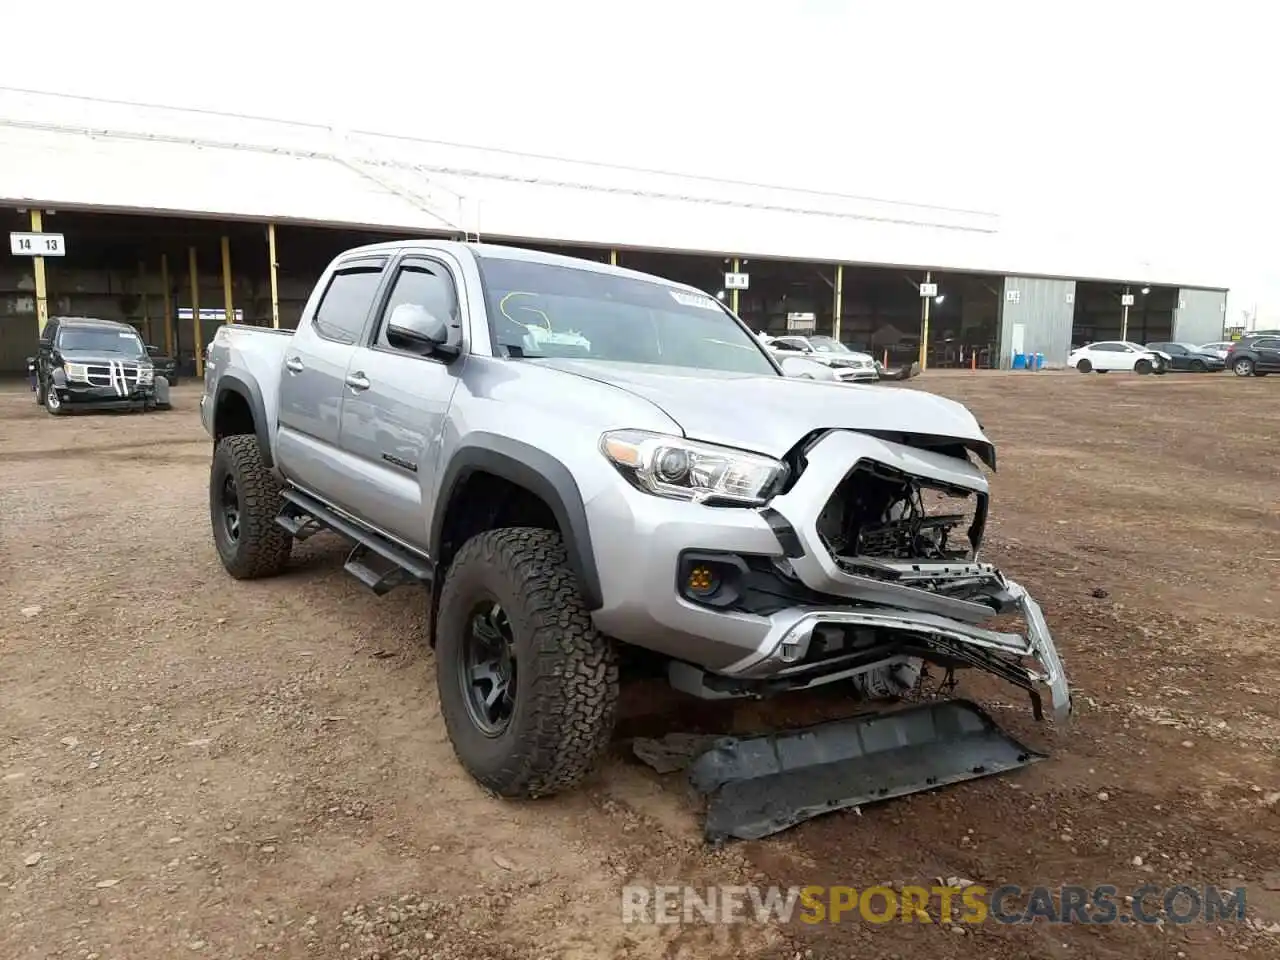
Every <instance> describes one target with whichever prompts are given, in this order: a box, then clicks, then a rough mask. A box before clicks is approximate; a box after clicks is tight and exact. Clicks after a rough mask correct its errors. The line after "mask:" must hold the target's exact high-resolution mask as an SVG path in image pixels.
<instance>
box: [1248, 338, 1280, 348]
mask: <svg viewBox="0 0 1280 960" xmlns="http://www.w3.org/2000/svg"><path fill="white" fill-rule="evenodd" d="M1254 347H1255V348H1256V349H1258V350H1280V340H1277V339H1275V338H1274V337H1271V338H1266V337H1264V338H1263V339H1261V340H1259V341H1258V342H1257V343H1255V344H1254Z"/></svg>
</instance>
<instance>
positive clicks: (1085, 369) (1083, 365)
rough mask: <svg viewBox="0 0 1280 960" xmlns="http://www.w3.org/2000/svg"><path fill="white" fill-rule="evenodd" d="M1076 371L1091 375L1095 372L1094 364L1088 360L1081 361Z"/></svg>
mask: <svg viewBox="0 0 1280 960" xmlns="http://www.w3.org/2000/svg"><path fill="white" fill-rule="evenodd" d="M1076 369H1077V370H1079V371H1080V372H1081V373H1091V372H1092V371H1093V364H1092V363H1090V362H1089V361H1088V360H1081V361H1080V362H1079V363H1077V364H1076Z"/></svg>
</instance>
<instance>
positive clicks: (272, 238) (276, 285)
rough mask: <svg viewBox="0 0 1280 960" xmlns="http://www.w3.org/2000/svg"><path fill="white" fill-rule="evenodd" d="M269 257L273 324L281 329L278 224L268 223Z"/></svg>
mask: <svg viewBox="0 0 1280 960" xmlns="http://www.w3.org/2000/svg"><path fill="white" fill-rule="evenodd" d="M267 257H268V258H269V259H270V260H271V264H270V266H271V326H273V327H275V328H276V329H277V330H279V329H280V280H279V278H278V277H277V276H276V270H277V268H278V267H279V266H280V265H279V264H278V263H276V225H275V224H274V223H268V224H267Z"/></svg>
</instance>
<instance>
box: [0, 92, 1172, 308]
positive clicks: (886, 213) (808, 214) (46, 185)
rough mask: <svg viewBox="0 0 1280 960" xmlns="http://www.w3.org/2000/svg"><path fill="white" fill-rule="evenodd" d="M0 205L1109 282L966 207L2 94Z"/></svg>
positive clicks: (227, 117) (262, 121)
mask: <svg viewBox="0 0 1280 960" xmlns="http://www.w3.org/2000/svg"><path fill="white" fill-rule="evenodd" d="M0 198H3V200H4V201H6V202H8V203H15V204H38V205H46V206H55V207H56V206H63V207H69V206H83V207H100V208H105V209H116V210H138V211H151V212H161V213H174V214H191V215H199V216H221V217H227V218H236V219H240V218H246V219H263V220H266V219H271V220H276V221H293V222H309V223H324V224H333V225H349V226H360V227H376V228H385V229H394V230H403V231H406V232H417V231H422V232H426V233H438V232H441V231H448V232H459V233H469V234H476V233H478V234H480V235H481V236H484V237H500V238H507V239H516V240H546V241H552V242H577V243H586V244H593V245H601V246H614V247H622V248H627V247H632V248H647V249H659V250H673V251H682V252H683V251H687V252H702V253H713V254H724V255H738V256H745V257H762V258H780V259H798V260H811V261H817V262H824V261H825V262H845V263H867V264H894V265H904V266H917V267H933V268H937V269H953V270H968V271H987V272H992V273H1004V272H1015V271H1016V272H1022V273H1044V274H1056V275H1073V276H1099V277H1105V276H1108V275H1111V276H1115V274H1114V273H1111V274H1109V273H1108V272H1107V271H1105V270H1103V271H1102V272H1098V267H1099V266H1101V265H1092V264H1088V265H1086V264H1084V263H1077V264H1075V265H1074V267H1075V268H1074V269H1073V265H1071V264H1066V263H1062V262H1059V263H1056V264H1049V263H1037V264H1031V263H1027V262H1026V261H1027V259H1028V258H1027V255H1026V252H1025V247H1024V246H1017V247H1015V246H1013V245H1011V244H1010V242H1009V238H1007V237H1005V236H1003V235H1002V234H1001V233H1000V231H999V226H1000V222H999V218H998V217H997V216H996V215H995V214H992V213H986V212H981V211H969V210H958V209H951V208H945V207H938V206H931V205H921V204H912V203H906V202H900V201H893V200H883V199H876V198H867V197H856V196H849V195H844V194H834V193H826V192H818V191H807V190H799V189H790V188H782V187H771V186H764V185H758V184H743V183H735V182H731V181H723V180H716V179H714V178H707V177H690V176H683V175H678V174H672V173H662V172H656V171H650V170H638V169H634V168H627V167H619V166H615V165H607V164H599V163H587V162H581V161H574V160H566V159H561V158H554V157H545V156H537V155H530V154H521V153H517V152H514V151H506V150H492V149H484V148H478V147H469V146H463V145H457V144H449V143H441V142H437V141H425V140H417V139H411V138H406V137H396V136H390V135H386V134H377V133H367V132H339V131H334V130H331V129H329V128H326V127H321V126H317V125H313V124H302V123H292V122H288V121H280V120H270V119H264V118H254V117H240V116H231V115H227V114H219V113H211V112H207V111H198V110H184V109H177V108H168V107H152V106H143V105H137V104H126V103H119V102H114V101H105V100H96V99H89V98H78V97H65V96H57V95H50V94H40V93H33V92H26V91H12V90H0ZM1072 259H1075V258H1072ZM1079 267H1086V269H1085V270H1083V271H1081V270H1080V269H1079ZM1090 267H1091V268H1092V269H1089V268H1090ZM1131 275H1132V276H1134V277H1135V279H1136V280H1140V281H1142V282H1152V283H1161V282H1165V283H1176V282H1178V281H1175V280H1171V279H1164V280H1161V279H1160V278H1159V277H1154V276H1149V275H1148V276H1139V275H1138V274H1137V273H1136V272H1135V273H1134V274H1131ZM1123 278H1124V277H1123V275H1121V276H1119V277H1116V279H1123Z"/></svg>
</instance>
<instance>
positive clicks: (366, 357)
mask: <svg viewBox="0 0 1280 960" xmlns="http://www.w3.org/2000/svg"><path fill="white" fill-rule="evenodd" d="M446 259H447V258H446V257H445V256H444V255H443V254H442V255H440V256H439V258H438V259H437V258H436V257H428V256H423V255H418V254H410V255H408V256H406V257H405V258H404V259H402V260H401V261H400V262H399V263H398V264H397V265H396V266H395V268H394V277H393V279H392V281H391V292H390V294H389V295H388V296H386V297H385V298H384V299H383V303H382V309H381V311H380V315H379V316H378V317H377V319H376V322H375V323H374V324H373V326H372V327H371V329H370V333H369V336H368V337H366V338H365V341H364V342H362V343H361V345H360V346H359V348H358V349H357V350H356V351H355V352H354V353H353V354H352V359H351V365H350V367H349V368H348V371H347V374H348V379H349V381H350V383H349V385H348V387H347V396H346V399H345V401H344V402H343V405H342V439H341V444H342V449H343V453H344V454H345V456H346V457H347V458H349V460H350V461H351V462H352V463H353V464H354V465H355V466H356V469H357V470H358V471H359V474H360V477H361V481H362V482H361V484H360V486H359V488H358V489H354V490H352V491H350V493H349V494H348V497H349V499H348V501H347V503H346V504H345V505H346V506H347V507H349V508H350V509H351V510H352V511H353V512H354V513H356V514H357V515H358V516H359V517H361V518H362V519H363V520H365V521H366V522H367V523H369V524H372V525H373V526H374V527H376V528H378V529H380V530H382V531H383V532H385V533H388V534H390V535H391V536H393V537H395V538H396V539H398V540H402V541H404V542H405V543H408V544H409V545H411V546H414V547H417V548H418V549H420V550H422V551H423V552H426V551H427V549H428V539H429V534H430V514H431V509H432V506H433V505H432V504H431V503H430V502H428V498H429V497H430V496H431V492H432V491H433V490H435V488H436V483H435V480H436V470H437V467H438V460H439V454H440V440H441V432H442V430H443V429H444V424H445V417H446V415H447V413H448V411H449V403H450V401H451V400H452V398H453V393H454V390H455V389H456V388H457V385H458V378H457V373H458V371H459V370H460V368H461V363H462V361H461V360H460V359H453V354H439V355H433V354H423V353H422V352H420V351H415V350H413V349H409V348H408V345H407V344H403V343H401V344H397V343H394V342H392V340H389V339H388V337H387V329H386V323H387V318H388V317H390V316H391V314H392V312H393V311H394V310H395V308H396V307H398V306H400V305H401V304H406V303H410V304H415V305H417V306H421V307H425V308H426V309H427V310H429V311H430V312H431V313H432V314H434V315H435V316H437V317H440V318H441V319H444V320H445V321H446V322H447V323H448V324H449V333H450V344H451V345H453V346H455V347H460V346H461V335H462V329H463V325H462V319H461V312H460V307H459V299H458V293H457V290H458V284H457V280H456V274H455V273H454V271H453V269H451V266H450V264H449V263H448V262H446ZM454 266H455V268H456V265H454ZM451 360H452V362H450V361H451Z"/></svg>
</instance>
